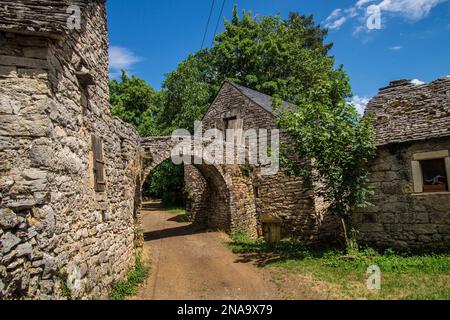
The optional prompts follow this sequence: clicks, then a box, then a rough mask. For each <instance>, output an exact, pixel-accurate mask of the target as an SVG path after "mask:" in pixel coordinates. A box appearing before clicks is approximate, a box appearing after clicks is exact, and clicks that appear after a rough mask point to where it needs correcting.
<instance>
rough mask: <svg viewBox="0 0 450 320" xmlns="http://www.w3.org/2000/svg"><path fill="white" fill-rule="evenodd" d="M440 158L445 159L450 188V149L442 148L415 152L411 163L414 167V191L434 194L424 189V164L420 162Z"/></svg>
mask: <svg viewBox="0 0 450 320" xmlns="http://www.w3.org/2000/svg"><path fill="white" fill-rule="evenodd" d="M438 159H444V160H445V170H446V172H447V185H448V188H450V183H449V179H450V152H449V150H441V151H432V152H420V153H415V154H414V156H413V161H412V163H411V167H412V175H413V182H414V193H421V194H423V193H426V194H433V193H431V192H430V193H429V192H424V191H423V173H422V166H421V164H420V162H421V161H427V160H438ZM446 192H447V193H450V190H447V191H446Z"/></svg>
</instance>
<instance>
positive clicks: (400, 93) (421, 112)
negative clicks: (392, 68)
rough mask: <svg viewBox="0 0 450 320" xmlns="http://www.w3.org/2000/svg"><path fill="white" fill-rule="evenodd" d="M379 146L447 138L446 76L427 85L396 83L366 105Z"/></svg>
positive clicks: (449, 96) (449, 86)
mask: <svg viewBox="0 0 450 320" xmlns="http://www.w3.org/2000/svg"><path fill="white" fill-rule="evenodd" d="M371 112H372V113H374V114H375V119H374V122H373V124H374V128H375V132H376V143H377V144H378V145H379V146H382V145H387V144H393V143H401V142H407V141H419V140H427V139H432V138H440V137H450V77H445V78H441V79H438V80H436V81H433V82H431V83H429V84H415V83H413V82H411V81H410V80H397V81H393V82H391V83H390V85H389V86H388V87H386V88H382V89H380V92H379V94H378V96H376V97H375V98H373V99H372V100H371V101H370V102H369V104H368V105H367V109H366V114H368V113H371Z"/></svg>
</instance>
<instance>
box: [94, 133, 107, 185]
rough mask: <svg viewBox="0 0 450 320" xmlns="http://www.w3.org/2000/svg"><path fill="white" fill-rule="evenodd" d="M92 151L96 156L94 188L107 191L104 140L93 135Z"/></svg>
mask: <svg viewBox="0 0 450 320" xmlns="http://www.w3.org/2000/svg"><path fill="white" fill-rule="evenodd" d="M92 153H93V157H94V184H95V186H94V188H95V191H96V192H105V186H106V182H105V162H104V160H103V141H102V139H101V138H100V137H97V136H95V135H93V136H92Z"/></svg>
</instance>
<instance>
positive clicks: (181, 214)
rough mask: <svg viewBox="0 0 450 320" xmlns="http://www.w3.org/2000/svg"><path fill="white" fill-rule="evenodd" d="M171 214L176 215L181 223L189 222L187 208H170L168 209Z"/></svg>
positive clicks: (176, 218)
mask: <svg viewBox="0 0 450 320" xmlns="http://www.w3.org/2000/svg"><path fill="white" fill-rule="evenodd" d="M167 210H168V211H169V213H170V214H172V215H174V216H175V220H176V221H177V222H179V223H185V222H189V217H188V216H187V215H186V209H184V208H177V207H176V208H169V209H167Z"/></svg>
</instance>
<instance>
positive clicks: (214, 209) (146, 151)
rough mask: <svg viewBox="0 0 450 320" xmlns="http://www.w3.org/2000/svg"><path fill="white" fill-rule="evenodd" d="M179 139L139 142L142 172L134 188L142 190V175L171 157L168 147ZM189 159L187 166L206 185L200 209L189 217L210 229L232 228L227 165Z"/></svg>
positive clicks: (226, 229) (174, 144)
mask: <svg viewBox="0 0 450 320" xmlns="http://www.w3.org/2000/svg"><path fill="white" fill-rule="evenodd" d="M177 143H178V142H177V141H173V140H172V138H171V137H151V138H146V139H143V140H142V142H141V159H142V173H141V177H140V178H139V181H140V189H139V190H136V192H137V193H138V192H139V194H141V188H142V185H143V183H144V182H145V179H146V178H147V177H148V176H149V175H150V174H151V172H152V171H153V170H155V169H156V168H157V167H158V166H159V165H160V164H162V163H163V162H164V161H166V160H169V159H170V158H171V150H172V149H173V148H174V147H175V146H176V144H177ZM194 160H195V159H192V163H193V164H192V165H187V166H186V167H191V168H195V170H197V172H198V173H199V174H200V175H201V177H202V178H203V179H204V181H205V183H206V189H205V190H203V192H202V194H201V195H197V196H202V197H204V198H203V199H202V201H201V202H202V208H201V209H202V210H201V211H196V212H192V215H193V216H191V220H192V221H193V222H194V223H196V224H200V225H204V226H207V227H209V228H211V229H216V230H222V231H226V232H230V231H232V217H231V215H232V210H231V209H232V208H233V203H234V201H233V199H234V197H233V193H232V188H231V177H229V176H228V175H227V174H226V169H225V168H224V167H222V166H219V165H211V164H204V163H203V164H195V163H199V162H198V161H194Z"/></svg>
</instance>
